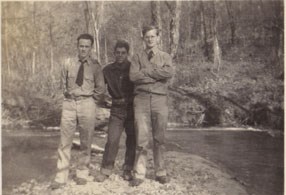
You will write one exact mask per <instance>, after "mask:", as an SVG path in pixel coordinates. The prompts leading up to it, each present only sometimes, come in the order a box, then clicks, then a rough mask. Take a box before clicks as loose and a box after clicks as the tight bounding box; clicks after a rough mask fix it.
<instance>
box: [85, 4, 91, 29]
mask: <svg viewBox="0 0 286 195" xmlns="http://www.w3.org/2000/svg"><path fill="white" fill-rule="evenodd" d="M85 6H86V8H85V9H84V19H85V26H86V32H87V33H90V26H89V23H90V15H89V6H88V2H87V1H85Z"/></svg>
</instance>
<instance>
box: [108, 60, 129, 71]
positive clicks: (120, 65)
mask: <svg viewBox="0 0 286 195" xmlns="http://www.w3.org/2000/svg"><path fill="white" fill-rule="evenodd" d="M112 67H113V68H114V69H120V70H124V69H126V68H127V67H128V60H126V61H125V62H123V63H122V64H118V63H117V62H114V63H113V66H112Z"/></svg>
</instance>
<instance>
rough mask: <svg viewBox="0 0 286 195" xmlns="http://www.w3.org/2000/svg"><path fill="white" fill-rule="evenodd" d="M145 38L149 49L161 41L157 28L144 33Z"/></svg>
mask: <svg viewBox="0 0 286 195" xmlns="http://www.w3.org/2000/svg"><path fill="white" fill-rule="evenodd" d="M143 38H144V42H145V44H146V47H147V48H148V49H151V48H153V47H155V46H157V44H158V41H159V36H158V35H157V30H156V29H153V30H150V31H148V32H146V34H145V35H144V37H143Z"/></svg>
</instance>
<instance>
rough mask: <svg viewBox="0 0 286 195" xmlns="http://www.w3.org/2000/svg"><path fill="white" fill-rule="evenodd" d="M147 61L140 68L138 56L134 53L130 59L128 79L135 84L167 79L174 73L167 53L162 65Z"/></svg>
mask: <svg viewBox="0 0 286 195" xmlns="http://www.w3.org/2000/svg"><path fill="white" fill-rule="evenodd" d="M149 63H150V64H149V65H147V67H146V68H143V69H140V62H139V57H138V55H135V56H134V57H133V59H132V60H131V67H130V72H129V76H130V80H131V81H133V82H134V83H135V84H148V83H155V82H157V81H160V80H165V79H169V78H171V77H172V76H173V74H174V67H173V65H172V59H171V57H170V56H169V55H168V56H165V63H164V65H163V66H162V67H158V66H156V65H155V64H152V63H151V62H149Z"/></svg>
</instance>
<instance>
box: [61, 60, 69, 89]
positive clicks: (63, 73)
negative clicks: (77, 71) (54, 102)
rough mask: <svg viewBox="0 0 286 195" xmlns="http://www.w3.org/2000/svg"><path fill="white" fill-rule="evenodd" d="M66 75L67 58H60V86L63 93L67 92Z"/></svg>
mask: <svg viewBox="0 0 286 195" xmlns="http://www.w3.org/2000/svg"><path fill="white" fill-rule="evenodd" d="M67 76H68V69H67V60H62V62H61V88H62V90H63V94H65V93H66V92H67Z"/></svg>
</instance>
